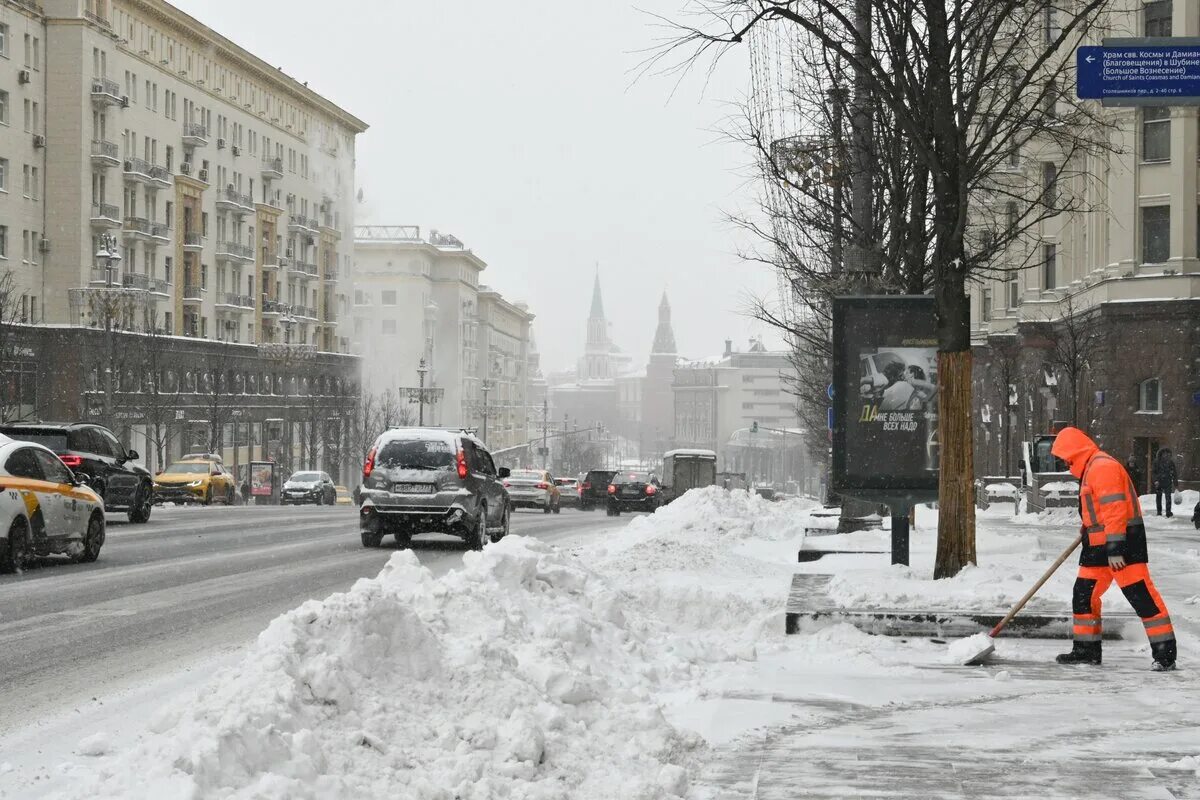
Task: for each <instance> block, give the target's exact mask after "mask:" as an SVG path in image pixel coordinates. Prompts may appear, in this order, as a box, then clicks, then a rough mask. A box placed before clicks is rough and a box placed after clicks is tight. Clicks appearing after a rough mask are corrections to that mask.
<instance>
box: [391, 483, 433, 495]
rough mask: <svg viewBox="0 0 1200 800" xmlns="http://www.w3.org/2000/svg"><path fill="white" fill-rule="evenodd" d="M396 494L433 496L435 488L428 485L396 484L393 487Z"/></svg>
mask: <svg viewBox="0 0 1200 800" xmlns="http://www.w3.org/2000/svg"><path fill="white" fill-rule="evenodd" d="M392 491H393V492H395V493H396V494H433V487H432V486H430V485H429V484H428V483H396V484H393V485H392Z"/></svg>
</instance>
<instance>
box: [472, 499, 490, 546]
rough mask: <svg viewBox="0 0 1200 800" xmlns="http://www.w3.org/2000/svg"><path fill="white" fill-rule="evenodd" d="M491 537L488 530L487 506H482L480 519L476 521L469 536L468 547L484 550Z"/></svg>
mask: <svg viewBox="0 0 1200 800" xmlns="http://www.w3.org/2000/svg"><path fill="white" fill-rule="evenodd" d="M490 538H491V537H489V536H488V532H487V506H480V507H479V519H478V520H477V521H476V522H475V528H474V530H472V531H471V532H470V533H469V534H468V536H467V547H469V548H471V549H472V550H482V549H483V546H484V545H485V544H487V542H488V539H490Z"/></svg>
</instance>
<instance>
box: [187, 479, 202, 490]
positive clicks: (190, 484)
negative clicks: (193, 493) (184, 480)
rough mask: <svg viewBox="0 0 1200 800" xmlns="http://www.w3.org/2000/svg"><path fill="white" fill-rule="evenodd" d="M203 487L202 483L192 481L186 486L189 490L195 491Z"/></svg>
mask: <svg viewBox="0 0 1200 800" xmlns="http://www.w3.org/2000/svg"><path fill="white" fill-rule="evenodd" d="M203 485H204V481H192V482H191V483H189V484H188V488H189V489H197V488H199V487H201V486H203Z"/></svg>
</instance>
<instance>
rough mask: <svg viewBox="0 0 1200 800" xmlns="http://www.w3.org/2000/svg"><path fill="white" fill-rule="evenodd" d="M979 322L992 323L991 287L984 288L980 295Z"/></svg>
mask: <svg viewBox="0 0 1200 800" xmlns="http://www.w3.org/2000/svg"><path fill="white" fill-rule="evenodd" d="M979 321H980V322H991V321H992V290H991V288H990V287H984V289H983V291H982V292H981V293H980V295H979Z"/></svg>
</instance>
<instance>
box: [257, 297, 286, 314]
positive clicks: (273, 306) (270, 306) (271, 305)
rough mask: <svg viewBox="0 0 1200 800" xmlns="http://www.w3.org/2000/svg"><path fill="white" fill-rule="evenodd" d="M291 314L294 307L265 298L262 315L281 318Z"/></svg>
mask: <svg viewBox="0 0 1200 800" xmlns="http://www.w3.org/2000/svg"><path fill="white" fill-rule="evenodd" d="M291 312H292V307H291V306H289V305H288V304H287V303H281V302H279V301H278V300H269V299H267V298H265V297H264V298H263V309H262V313H263V316H264V317H280V316H283V315H284V314H290V313H291Z"/></svg>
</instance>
